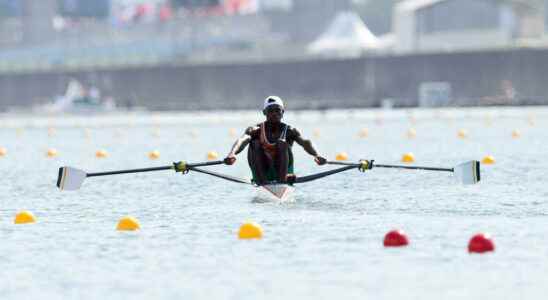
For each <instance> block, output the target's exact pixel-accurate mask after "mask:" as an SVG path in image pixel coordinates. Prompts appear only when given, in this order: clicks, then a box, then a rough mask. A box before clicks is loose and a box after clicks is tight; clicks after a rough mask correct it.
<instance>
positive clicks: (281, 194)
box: [253, 184, 295, 203]
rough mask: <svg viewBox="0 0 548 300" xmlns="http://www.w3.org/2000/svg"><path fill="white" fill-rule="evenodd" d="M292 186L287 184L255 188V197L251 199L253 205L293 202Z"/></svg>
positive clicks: (293, 189)
mask: <svg viewBox="0 0 548 300" xmlns="http://www.w3.org/2000/svg"><path fill="white" fill-rule="evenodd" d="M294 191H295V188H294V187H293V186H290V185H287V184H267V185H263V186H259V187H257V195H255V198H254V199H253V202H255V203H285V202H294V201H295V197H294Z"/></svg>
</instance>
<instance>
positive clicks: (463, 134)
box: [457, 129, 468, 139]
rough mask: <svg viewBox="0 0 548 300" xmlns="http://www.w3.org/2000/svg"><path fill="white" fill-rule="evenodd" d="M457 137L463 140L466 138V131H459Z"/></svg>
mask: <svg viewBox="0 0 548 300" xmlns="http://www.w3.org/2000/svg"><path fill="white" fill-rule="evenodd" d="M457 136H458V137H459V138H461V139H465V138H467V137H468V131H466V130H464V129H460V130H459V131H458V132H457Z"/></svg>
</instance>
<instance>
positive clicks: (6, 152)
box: [0, 147, 8, 157]
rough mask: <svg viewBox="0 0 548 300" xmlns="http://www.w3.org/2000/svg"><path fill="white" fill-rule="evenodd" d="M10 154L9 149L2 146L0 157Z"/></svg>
mask: <svg viewBox="0 0 548 300" xmlns="http://www.w3.org/2000/svg"><path fill="white" fill-rule="evenodd" d="M7 154H8V149H6V148H4V147H0V157H2V156H6V155H7Z"/></svg>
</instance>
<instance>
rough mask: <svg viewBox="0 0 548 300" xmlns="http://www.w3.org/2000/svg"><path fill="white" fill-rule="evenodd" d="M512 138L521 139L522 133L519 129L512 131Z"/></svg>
mask: <svg viewBox="0 0 548 300" xmlns="http://www.w3.org/2000/svg"><path fill="white" fill-rule="evenodd" d="M512 137H513V138H515V139H517V138H519V137H521V132H520V131H519V130H517V129H515V130H513V131H512Z"/></svg>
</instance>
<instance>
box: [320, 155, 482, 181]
mask: <svg viewBox="0 0 548 300" xmlns="http://www.w3.org/2000/svg"><path fill="white" fill-rule="evenodd" d="M361 162H363V161H361ZM361 162H360V163H359V164H357V163H346V162H336V161H328V162H327V163H328V164H330V165H341V166H354V167H357V168H360V167H361V166H362V163H361ZM369 168H391V169H408V170H426V171H440V172H451V173H453V174H455V176H456V177H457V179H459V181H460V182H461V183H462V184H476V183H478V182H479V181H480V179H481V177H480V162H479V161H476V160H472V161H468V162H465V163H462V164H459V165H457V166H455V167H453V168H438V167H422V166H402V165H384V164H376V163H374V162H373V161H371V163H370V167H369Z"/></svg>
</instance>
